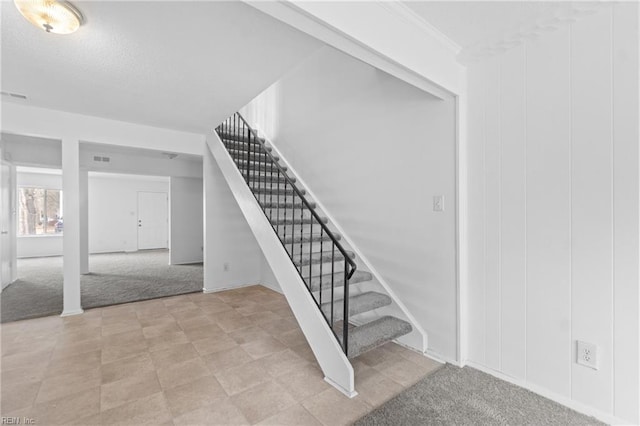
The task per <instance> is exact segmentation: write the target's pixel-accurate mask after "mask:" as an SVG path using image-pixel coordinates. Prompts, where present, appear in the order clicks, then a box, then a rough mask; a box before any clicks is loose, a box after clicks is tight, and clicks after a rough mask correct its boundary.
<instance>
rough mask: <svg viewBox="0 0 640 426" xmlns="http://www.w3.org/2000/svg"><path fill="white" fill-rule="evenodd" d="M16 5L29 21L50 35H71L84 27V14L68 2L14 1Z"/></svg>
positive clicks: (48, 0)
mask: <svg viewBox="0 0 640 426" xmlns="http://www.w3.org/2000/svg"><path fill="white" fill-rule="evenodd" d="M14 3H15V5H16V7H17V8H18V10H19V11H20V13H21V14H22V16H24V17H25V18H26V19H27V21H29V22H31V23H32V24H33V25H35V26H36V27H38V28H40V29H42V30H44V31H46V32H48V33H54V34H71V33H72V32H74V31H76V30H77V29H78V28H79V27H80V25H82V21H83V17H82V14H81V13H80V11H79V10H78V9H76V8H75V7H73V6H72V5H71V3H69V2H67V1H62V0H60V1H58V0H14Z"/></svg>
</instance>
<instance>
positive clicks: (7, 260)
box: [0, 163, 13, 288]
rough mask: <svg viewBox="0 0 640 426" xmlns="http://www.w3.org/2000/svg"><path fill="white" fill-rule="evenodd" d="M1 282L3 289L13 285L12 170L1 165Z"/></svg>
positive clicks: (6, 165)
mask: <svg viewBox="0 0 640 426" xmlns="http://www.w3.org/2000/svg"><path fill="white" fill-rule="evenodd" d="M0 169H1V170H0V281H1V283H2V288H5V287H6V286H7V285H9V284H10V283H11V278H12V276H13V273H12V267H13V262H12V256H11V234H12V233H11V226H12V220H11V217H12V205H11V185H12V182H11V168H10V166H9V165H8V164H5V163H1V164H0Z"/></svg>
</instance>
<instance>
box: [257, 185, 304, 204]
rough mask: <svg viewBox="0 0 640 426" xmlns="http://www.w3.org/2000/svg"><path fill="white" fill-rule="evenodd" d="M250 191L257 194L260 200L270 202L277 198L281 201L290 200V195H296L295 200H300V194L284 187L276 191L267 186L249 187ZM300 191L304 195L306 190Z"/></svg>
mask: <svg viewBox="0 0 640 426" xmlns="http://www.w3.org/2000/svg"><path fill="white" fill-rule="evenodd" d="M251 192H253V193H254V194H255V195H259V196H260V201H262V200H269V201H270V202H271V201H278V200H279V201H281V202H286V201H291V199H292V197H296V199H297V200H300V196H299V195H298V193H297V192H294V191H292V190H291V189H288V190H286V191H285V190H284V189H281V190H280V191H279V192H278V191H276V190H275V189H273V190H272V189H269V188H255V189H254V188H251ZM300 193H301V194H302V195H306V193H307V192H306V191H305V190H300ZM285 198H286V200H285Z"/></svg>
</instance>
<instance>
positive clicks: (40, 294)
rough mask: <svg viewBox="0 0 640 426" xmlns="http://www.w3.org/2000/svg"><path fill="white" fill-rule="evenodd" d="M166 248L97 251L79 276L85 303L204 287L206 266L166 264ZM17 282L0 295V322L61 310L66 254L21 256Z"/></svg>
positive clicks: (95, 304) (99, 303)
mask: <svg viewBox="0 0 640 426" xmlns="http://www.w3.org/2000/svg"><path fill="white" fill-rule="evenodd" d="M168 263H169V252H168V251H167V250H149V251H139V252H135V253H108V254H94V255H91V256H90V257H89V270H90V271H91V273H90V274H88V275H83V276H82V277H81V292H82V293H81V297H82V307H83V308H84V309H87V308H96V307H99V306H107V305H116V304H119V303H126V302H133V301H137V300H147V299H154V298H157V297H164V296H173V295H176V294H185V293H192V292H196V291H202V283H203V268H202V264H201V263H199V264H192V265H168ZM18 276H19V277H20V278H19V279H18V280H17V281H16V282H14V283H12V284H10V285H9V286H8V287H6V288H5V289H4V290H3V291H2V293H1V294H0V305H1V308H0V320H1V322H9V321H17V320H21V319H28V318H36V317H41V316H46V315H55V314H60V313H61V312H62V257H41V258H32V259H18Z"/></svg>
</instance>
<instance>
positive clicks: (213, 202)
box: [203, 150, 263, 291]
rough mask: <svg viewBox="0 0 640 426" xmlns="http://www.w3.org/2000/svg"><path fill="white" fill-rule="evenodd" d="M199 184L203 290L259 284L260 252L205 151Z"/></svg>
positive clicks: (221, 176) (229, 191) (229, 192)
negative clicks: (202, 220)
mask: <svg viewBox="0 0 640 426" xmlns="http://www.w3.org/2000/svg"><path fill="white" fill-rule="evenodd" d="M203 181H204V191H205V194H206V197H205V208H204V217H205V230H204V237H205V251H204V289H205V291H218V290H222V289H226V288H234V287H240V286H245V285H250V284H259V283H260V282H261V270H260V267H261V266H260V265H261V263H262V262H263V256H262V252H261V251H260V247H259V246H258V243H257V242H256V239H255V237H254V236H253V233H252V232H251V229H250V228H249V225H248V223H247V221H246V220H245V218H244V216H243V215H242V211H241V210H240V207H239V206H238V203H237V202H236V200H235V198H234V197H233V194H232V193H231V190H230V189H229V185H227V182H226V181H225V180H224V176H223V175H222V172H221V171H220V168H219V167H218V164H217V163H216V161H215V160H214V158H213V155H212V154H211V152H210V151H209V150H207V152H206V153H205V154H204V157H203ZM225 265H226V268H225Z"/></svg>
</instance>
